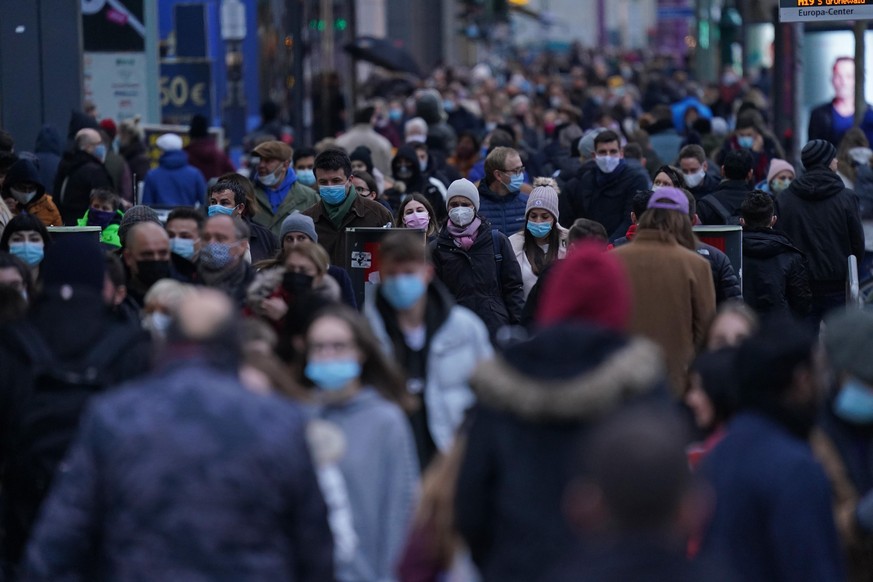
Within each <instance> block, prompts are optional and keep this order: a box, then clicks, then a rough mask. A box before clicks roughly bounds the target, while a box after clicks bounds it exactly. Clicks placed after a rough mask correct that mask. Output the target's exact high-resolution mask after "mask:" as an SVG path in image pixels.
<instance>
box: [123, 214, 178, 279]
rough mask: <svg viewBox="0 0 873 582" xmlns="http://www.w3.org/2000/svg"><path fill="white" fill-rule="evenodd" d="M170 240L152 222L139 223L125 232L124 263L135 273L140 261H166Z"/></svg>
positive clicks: (164, 232) (161, 229)
mask: <svg viewBox="0 0 873 582" xmlns="http://www.w3.org/2000/svg"><path fill="white" fill-rule="evenodd" d="M169 259H170V238H169V237H168V236H167V231H165V230H164V229H163V228H162V227H160V226H159V225H157V224H155V223H154V222H140V223H137V224H135V225H134V226H133V227H132V228H131V229H130V230H129V231H127V238H126V246H125V248H124V262H125V263H126V264H127V266H128V268H129V269H130V270H131V272H133V273H136V272H137V268H136V263H138V262H140V261H168V260H169Z"/></svg>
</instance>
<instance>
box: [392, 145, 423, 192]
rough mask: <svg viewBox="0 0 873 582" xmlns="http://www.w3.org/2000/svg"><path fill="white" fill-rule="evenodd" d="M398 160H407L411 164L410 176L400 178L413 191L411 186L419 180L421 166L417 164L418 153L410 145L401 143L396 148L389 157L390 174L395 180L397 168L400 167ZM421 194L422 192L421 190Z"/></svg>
mask: <svg viewBox="0 0 873 582" xmlns="http://www.w3.org/2000/svg"><path fill="white" fill-rule="evenodd" d="M400 162H409V163H410V164H412V176H411V177H410V178H406V179H405V180H400V181H401V182H403V183H404V184H406V186H407V190H408V191H410V192H412V191H414V190H413V189H412V188H413V187H414V186H413V185H416V184H418V183H419V181H420V180H421V168H420V167H419V165H418V154H417V153H416V152H415V149H414V148H413V147H412V146H410V145H402V146H400V149H398V150H397V153H396V154H395V155H394V157H393V158H392V159H391V175H392V176H393V177H394V179H395V180H399V178H398V177H397V168H398V167H400ZM422 194H423V192H422Z"/></svg>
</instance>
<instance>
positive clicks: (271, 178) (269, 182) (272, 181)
mask: <svg viewBox="0 0 873 582" xmlns="http://www.w3.org/2000/svg"><path fill="white" fill-rule="evenodd" d="M281 169H282V166H279V167H278V168H276V169H275V170H274V171H273V172H272V173H270V174H267V175H266V176H258V182H260V183H261V184H263V185H264V186H267V187H269V186H275V185H276V183H277V182H279V175H278V173H279V170H281Z"/></svg>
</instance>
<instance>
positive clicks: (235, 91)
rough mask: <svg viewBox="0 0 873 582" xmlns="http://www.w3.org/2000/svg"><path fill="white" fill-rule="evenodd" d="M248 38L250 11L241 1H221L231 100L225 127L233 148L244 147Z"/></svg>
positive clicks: (229, 97)
mask: <svg viewBox="0 0 873 582" xmlns="http://www.w3.org/2000/svg"><path fill="white" fill-rule="evenodd" d="M245 38H246V7H245V4H243V3H242V2H241V1H240V0H221V39H222V40H223V41H224V42H225V43H226V44H227V52H226V53H225V64H226V65H227V98H226V99H225V102H224V125H225V127H226V128H227V136H228V140H229V141H230V145H231V147H232V148H239V147H241V146H242V142H243V137H244V136H245V127H246V124H245V118H246V107H245V106H246V103H245V101H246V100H245V88H244V86H243V68H242V66H243V58H242V42H243V41H244V40H245Z"/></svg>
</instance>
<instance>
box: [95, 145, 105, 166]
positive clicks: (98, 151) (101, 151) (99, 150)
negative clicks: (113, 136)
mask: <svg viewBox="0 0 873 582" xmlns="http://www.w3.org/2000/svg"><path fill="white" fill-rule="evenodd" d="M94 157H96V158H100V161H101V162H102V161H104V160H106V146H105V145H103V144H102V143H101V144H99V145H96V146H94Z"/></svg>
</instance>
